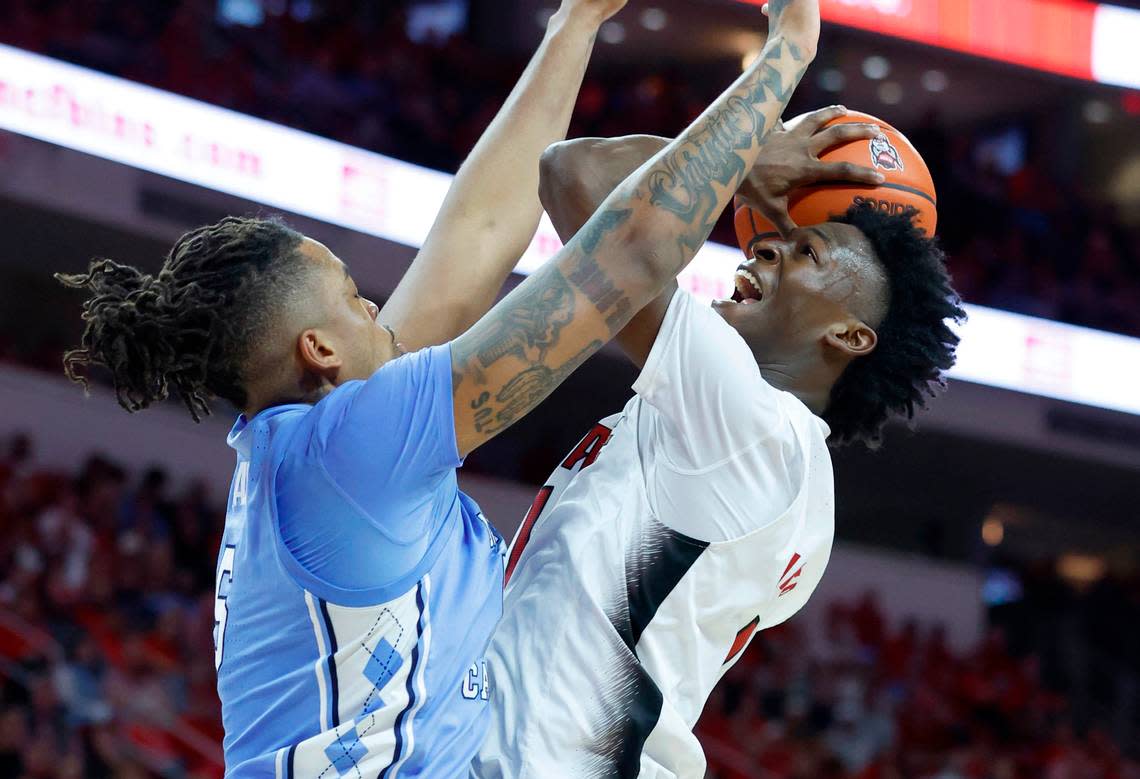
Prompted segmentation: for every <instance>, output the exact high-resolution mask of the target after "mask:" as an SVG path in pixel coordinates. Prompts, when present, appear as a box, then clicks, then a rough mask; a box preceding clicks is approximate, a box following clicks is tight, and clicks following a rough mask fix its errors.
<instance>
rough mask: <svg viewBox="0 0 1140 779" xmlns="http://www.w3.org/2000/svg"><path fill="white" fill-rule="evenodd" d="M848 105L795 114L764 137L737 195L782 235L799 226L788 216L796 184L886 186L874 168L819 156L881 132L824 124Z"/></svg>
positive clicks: (867, 126)
mask: <svg viewBox="0 0 1140 779" xmlns="http://www.w3.org/2000/svg"><path fill="white" fill-rule="evenodd" d="M846 113H847V109H846V108H843V107H841V106H831V107H830V108H821V109H820V110H818V111H812V112H811V113H808V114H803V115H801V116H797V117H796V118H795V119H792V120H791V121H789V122H788V123H787V125H786V126H782V127H777V128H776V129H774V130H773V131H772V132H771V133H769V134H768V135H767V137H765V139H764V145H763V147H762V148H761V149H760V157H759V159H757V161H756V165H755V166H754V167H753V168H752V172H751V173H749V174H748V178H747V179H745V181H744V184H743V185H742V186H741V187H740V192H739V193H738V194H739V195H740V197H741V199H743V200H744V202H745V203H746V204H747V205H748V206H751V207H752V208H755V209H756V210H757V211H759V212H760V213H761V214H763V215H764V216H765V217H766V218H767V219H768V220H769V221H770V222H771V223H772V224H774V225H775V226H776V228H777V229H778V230H779V231H780V233H781V234H782V235H784V236H785V237H787V235H788V234H789V233H791V232H792V231H793V230H795V229H796V223H795V222H793V221H792V218H791V216H789V215H788V194H789V193H790V192H791V191H792V190H793V189H795V188H796V187H802V186H805V185H807V184H815V183H818V182H820V181H844V182H852V183H855V184H869V185H871V186H876V185H878V184H882V183H883V180H884V177H883V175H882V174H881V173H877V172H876V171H875V170H874V169H872V168H865V167H862V166H859V165H853V164H851V163H850V162H821V161H820V159H819V155H820V154H823V153H824V152H825V151H827V150H828V149H830V148H832V147H834V146H839V145H840V144H844V143H848V142H850V141H858V140H870V139H871V138H874V137H876V136H878V135H881V134H882V130H880V129H879V128H878V127H877V126H876V125H873V124H857V123H844V124H836V125H832V126H831V127H825V125H826V124H827V123H828V122H830V121H831V120H833V119H836V118H838V117H840V116H843V115H844V114H846Z"/></svg>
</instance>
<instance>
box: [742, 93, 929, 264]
mask: <svg viewBox="0 0 1140 779" xmlns="http://www.w3.org/2000/svg"><path fill="white" fill-rule="evenodd" d="M842 122H870V123H873V124H877V125H878V126H879V127H881V128H882V130H883V134H884V135H885V136H886V140H883V139H882V138H873V139H871V140H870V141H867V140H859V141H850V142H848V143H845V144H842V145H839V146H836V147H834V148H831V149H829V150H828V151H826V152H825V153H823V154H821V155H820V156H819V159H820V161H821V162H850V163H854V164H855V165H863V166H867V167H871V168H874V169H875V170H877V171H879V172H880V173H882V174H883V175H884V176H886V181H884V182H883V183H882V184H880V185H878V186H871V185H867V184H848V183H836V184H813V185H811V186H808V187H803V188H801V189H797V190H795V191H794V192H792V193H791V195H790V196H789V198H788V213H789V215H790V216H791V217H792V220H793V221H794V222H795V223H796V224H797V225H812V224H819V223H820V222H826V221H827V220H828V219H830V218H831V217H832V216H838V215H840V214H842V213H843V212H845V211H846V210H847V209H848V208H849V207H850V206H852V205H854V204H856V203H862V202H867V201H869V202H871V203H873V204H874V205H875V207H877V208H881V209H882V210H884V211H889V212H891V213H906V212H908V211H910V210H911V209H913V213H914V217H915V224H916V225H917V226H918V228H919V229H920V230H922V231H923V232H925V233H926V234H927V235H928V236H933V235H934V229H935V227H937V224H938V209H937V205H938V200H937V196H936V194H935V192H934V181H933V180H932V179H931V178H930V170H929V169H928V168H927V167H926V163H925V162H923V160H922V157H921V156H919V154H918V152H917V151H916V150H915V148H914V146H912V145H911V143H910V141H908V140H907V139H906V136H904V135H903V134H902V133H900V132H899V131H898V130H896V129H895V128H894V127H891V126H890V125H889V124H887V123H886V122H884V121H883V120H882V119H879V118H877V117H874V116H870V115H868V114H861V113H858V112H855V111H849V112H848V113H847V114H846V115H844V116H841V117H839V118H837V119H834V120H832V121H831V122H829V123H828V125H827V126H831V125H834V124H839V123H842ZM735 207H736V217H735V221H736V240H737V242H738V243H739V244H740V248H741V249H742V250H743V251H744V253H745V254H746V255H748V256H752V244H753V243H754V242H755V241H756V240H757V239H759V238H765V237H769V236H772V235H775V234H776V233H777V230H776V227H775V226H774V225H773V224H772V223H771V222H769V221H768V220H767V219H765V218H764V217H763V216H762V215H761V214H760V212H758V211H756V210H754V209H751V208H748V207H747V206H744V205H743V204H742V203H741V202H740V199H739V198H737V201H736V204H735Z"/></svg>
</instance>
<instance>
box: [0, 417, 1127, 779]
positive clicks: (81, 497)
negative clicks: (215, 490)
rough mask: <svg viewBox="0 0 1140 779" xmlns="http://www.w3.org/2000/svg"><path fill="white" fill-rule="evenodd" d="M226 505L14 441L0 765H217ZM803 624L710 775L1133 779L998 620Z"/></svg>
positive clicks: (721, 691) (872, 611) (130, 771)
mask: <svg viewBox="0 0 1140 779" xmlns="http://www.w3.org/2000/svg"><path fill="white" fill-rule="evenodd" d="M222 522H223V517H222V515H221V513H220V512H219V511H218V510H217V508H216V506H215V505H214V504H213V503H212V502H211V501H210V499H209V497H208V495H207V492H206V489H205V488H204V487H203V486H201V485H195V486H191V487H189V488H187V489H184V490H180V491H179V492H174V491H173V490H172V489H171V487H170V485H168V483H167V478H166V477H165V475H164V474H163V472H162V471H161V470H158V469H152V470H149V471H146V472H144V473H142V474H129V473H126V472H124V471H123V470H122V469H121V468H120V467H119V466H117V465H116V464H115V463H113V462H111V461H109V460H107V459H105V458H103V457H101V456H92V457H91V458H89V459H88V460H87V462H86V464H85V465H84V466H83V467H82V468H81V469H80V471H79V472H78V473H59V472H55V471H53V470H52V469H50V468H45V467H43V466H42V465H38V464H37V463H36V460H35V455H34V451H33V448H32V443H31V442H30V441H29V440H28V439H26V438H23V437H19V436H17V437H14V438H13V439H11V440H10V441H8V442H5V443H4V444H3V446H2V448H0V526H2V527H3V528H4V530H5V532H4V533H3V534H2V535H0V572H2V574H0V776H3V777H12V779H49V778H51V777H68V778H70V777H123V778H129V779H136V778H137V779H143V778H144V777H178V778H179V779H182V778H184V777H185V778H186V779H190V778H191V777H197V778H200V779H207V778H211V779H213V778H216V777H220V776H221V772H222V766H221V762H220V758H221V750H220V741H221V728H220V724H219V709H218V702H217V698H216V694H215V691H214V669H213V649H212V645H211V635H212V626H213V571H214V564H215V558H216V554H217V545H218V540H219V538H220V530H221V525H222ZM1082 608H1083V607H1082ZM1061 613H1063V610H1062V612H1061ZM1116 613H1117V614H1118V615H1119V614H1120V613H1121V612H1119V611H1117V612H1116ZM801 624H802V623H801V622H799V621H797V620H792V621H791V622H789V623H787V624H785V625H783V626H781V627H779V628H776V629H773V630H768V631H765V632H763V633H761V634H760V635H759V636H758V637H757V638H756V639H755V640H754V641H753V643H752V646H751V647H750V648H749V649H748V650H747V651H746V652H745V653H744V656H743V657H742V659H741V660H740V661H739V662H738V663H737V664H736V665H735V666H734V667H733V668H732V669H731V670H730V671H729V673H728V675H727V677H726V678H725V680H724V681H723V682H722V684H721V685H720V686H719V687H718V688H717V690H716V692H715V693H714V695H713V697H712V699H711V700H710V701H709V704H708V705H707V707H706V709H705V712H704V715H703V717H702V719H701V721H700V724H699V726H698V733H699V735H700V737H701V739H702V742H703V743H704V744H705V745H706V748H707V753H708V755H709V764H710V768H709V777H710V779H1140V764H1137V763H1136V762H1135V759H1133V760H1129V759H1127V758H1126V757H1125V756H1123V755H1122V754H1121V751H1120V749H1119V748H1118V747H1117V746H1116V745H1117V744H1119V743H1121V741H1119V740H1113V739H1110V738H1109V737H1108V736H1107V735H1106V731H1103V730H1100V729H1098V727H1099V726H1100V725H1101V724H1102V723H1101V721H1100V720H1098V719H1097V718H1086V720H1084V721H1081V720H1080V719H1079V718H1077V717H1076V716H1075V714H1074V711H1073V708H1074V707H1073V704H1072V702H1071V700H1070V699H1069V698H1068V697H1065V696H1062V695H1060V694H1058V693H1056V692H1053V691H1050V688H1049V687H1048V686H1047V685H1046V684H1044V677H1045V676H1046V675H1047V674H1043V673H1042V671H1041V663H1040V661H1039V660H1038V656H1037V655H1036V654H1034V653H1028V654H1021V653H1020V652H1014V651H1011V649H1010V648H1008V647H1007V646H1006V644H1005V640H1004V637H1003V636H1004V634H1003V633H1002V632H1001V630H1000V629H998V628H994V629H993V632H992V633H991V635H990V636H989V637H988V638H987V639H986V640H985V641H984V642H983V643H982V645H981V646H980V647H978V648H977V649H976V650H975V651H973V652H971V653H967V654H962V653H956V652H954V651H952V650H951V649H950V648H949V644H948V641H947V637H946V636H945V635H944V633H943V632H942V630H941V629H940V628H939V627H937V626H935V627H933V628H930V629H925V628H921V627H920V626H919V625H916V624H914V623H908V624H906V625H903V626H901V628H900V629H898V630H892V629H891V628H890V627H889V625H888V622H887V620H886V619H885V618H884V616H883V614H882V612H881V611H880V609H879V607H878V606H877V603H876V600H875V598H874V596H873V595H866V596H864V597H863V598H862V600H860V601H859V602H856V603H852V604H844V603H833V604H830V605H829V607H828V617H827V620H826V625H827V628H826V635H825V636H823V638H822V640H816V641H815V642H814V643H810V644H809V642H808V641H807V640H806V638H805V637H804V635H803V634H802V632H801V627H800V625H801ZM1124 651H1128V650H1124ZM1097 662H1100V660H1099V659H1098V660H1097ZM1134 714H1135V712H1133V715H1134ZM1078 723H1079V724H1080V727H1079V728H1075V727H1074V724H1078ZM1128 724H1129V727H1131V726H1132V725H1134V721H1130V722H1129V723H1128ZM1107 727H1111V723H1108V725H1107ZM1078 730H1079V731H1080V732H1081V734H1082V735H1080V736H1078V735H1077V731H1078ZM1132 757H1133V758H1135V757H1136V755H1135V754H1133V755H1132Z"/></svg>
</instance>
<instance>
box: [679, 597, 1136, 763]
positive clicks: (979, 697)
mask: <svg viewBox="0 0 1140 779" xmlns="http://www.w3.org/2000/svg"><path fill="white" fill-rule="evenodd" d="M800 624H801V623H798V622H797V621H796V620H795V619H793V620H792V621H790V622H788V623H785V624H784V625H782V626H780V627H778V628H775V629H772V630H768V631H765V632H764V633H761V634H760V635H759V636H757V638H756V639H755V640H754V642H753V644H754V645H753V646H752V647H751V648H750V649H749V651H748V652H747V653H746V654H745V655H744V657H743V658H742V659H741V661H740V662H739V663H738V664H737V665H736V666H734V667H733V668H732V669H731V670H730V671H729V673H728V674H727V676H726V678H725V680H724V681H723V682H722V684H721V685H720V686H719V687H718V688H717V689H716V691H715V692H714V694H713V697H712V698H711V699H710V700H709V703H708V705H707V706H706V707H705V711H704V714H703V716H702V718H701V720H700V723H699V724H698V727H697V732H698V734H699V735H700V737H701V740H702V743H704V744H705V747H706V753H707V754H708V757H709V776H710V779H1137V778H1138V777H1140V762H1138V761H1137V759H1136V758H1137V755H1136V754H1132V755H1130V756H1129V755H1125V754H1123V753H1122V751H1121V749H1120V748H1119V746H1118V743H1119V742H1117V741H1116V740H1114V739H1113V738H1111V737H1110V736H1109V735H1108V731H1107V730H1106V729H1103V728H1102V727H1099V724H1098V726H1094V727H1089V728H1082V731H1083V733H1082V734H1081V735H1078V734H1077V731H1076V729H1075V728H1074V725H1073V723H1074V721H1075V717H1074V714H1073V711H1072V704H1071V701H1070V700H1069V699H1068V698H1067V697H1065V696H1063V695H1060V694H1058V693H1057V692H1054V691H1051V690H1050V689H1049V688H1048V687H1047V686H1046V685H1045V684H1044V682H1043V678H1042V677H1043V674H1042V672H1041V666H1040V662H1039V659H1038V657H1037V656H1036V655H1033V654H1029V655H1024V656H1017V655H1015V654H1014V653H1012V652H1011V651H1010V649H1009V648H1008V647H1007V645H1006V638H1005V633H1004V632H1003V631H1002V630H1001V629H1000V628H992V629H991V630H990V632H989V634H988V635H987V636H986V637H985V639H984V640H983V641H982V642H981V644H980V645H979V646H978V647H977V648H976V649H975V650H974V651H972V652H968V653H960V652H954V651H952V650H951V649H950V647H949V645H948V642H947V637H946V635H945V634H944V632H943V630H942V629H941V628H940V627H939V626H934V627H932V628H930V629H926V630H924V629H922V628H921V627H920V626H919V625H918V624H917V623H915V622H907V623H906V624H903V625H902V626H901V627H900V628H899V629H897V630H891V629H890V628H889V627H888V624H887V621H886V620H885V619H884V616H883V614H882V612H881V611H880V609H879V607H878V605H877V603H876V599H875V597H874V596H873V595H872V594H867V595H864V596H863V597H862V598H861V599H860V600H859V601H857V602H854V603H849V604H845V603H838V602H837V603H832V604H830V605H829V607H828V616H827V623H826V624H827V628H826V630H827V634H826V636H825V640H824V641H823V642H822V643H818V644H817V645H814V646H812V645H809V643H808V642H807V640H806V639H805V637H804V635H803V634H802V632H801V630H800V627H799V626H800Z"/></svg>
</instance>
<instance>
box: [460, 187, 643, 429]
mask: <svg viewBox="0 0 1140 779" xmlns="http://www.w3.org/2000/svg"><path fill="white" fill-rule="evenodd" d="M631 213H632V212H631V211H630V210H628V209H627V210H611V211H605V212H602V213H600V214H598V215H597V216H596V217H595V218H594V219H592V220H591V222H590V223H589V224H588V225H587V226H586V228H584V233H583V235H582V236H580V238H579V239H578V241H577V242H576V243H574V244H572V245H571V246H569V247H568V248H567V250H566V251H567V252H568V253H569V254H568V256H565V257H564V259H563V260H562V261H561V267H560V266H559V265H558V264H552V265H548V266H546V267H544V268H543V269H542V270H540V271H539V272H538V273H536V274H534V275H533V276H531V278H530V279H528V280H527V281H526V282H524V283H523V285H522V286H520V287H519V288H518V289H517V290H515V291H514V292H513V293H511V295H510V296H509V297H508V298H507V299H505V300H504V301H503V302H501V303H500V304H499V305H498V306H496V307H495V308H494V309H492V311H491V313H490V314H488V315H487V317H485V318H484V319H483V320H482V321H480V322H479V323H478V324H476V325H475V327H474V328H472V329H471V330H470V331H468V332H467V333H466V334H464V335H463V336H462V337H461V338H459V339H457V340H456V341H455V342H454V343H453V344H452V347H451V348H452V365H453V368H452V390H453V391H455V390H457V389H458V388H459V387H460V385H461V384H462V382H463V381H464V380H465V377H466V378H467V379H469V380H472V381H474V383H475V385H476V386H477V387H480V390H481V391H479V393H478V396H477V397H475V399H474V400H472V401H470V403H469V406H470V412H471V414H472V423H473V424H474V428H475V431H476V432H478V433H484V434H487V435H493V434H495V433H497V432H499V431H500V430H502V429H504V428H505V427H507V426H509V425H510V424H511V423H513V422H514V421H516V420H517V419H519V418H520V417H522V416H523V415H525V414H526V413H527V412H528V411H530V410H531V409H532V408H533V407H534V406H535V405H536V404H537V403H538V402H539V401H541V400H542V399H543V398H544V397H546V396H547V395H549V394H550V392H551V391H552V390H553V389H554V388H555V387H556V386H558V385H559V384H560V383H561V382H562V381H563V380H565V378H566V377H567V376H569V375H570V374H571V373H572V372H573V371H574V370H575V369H576V368H577V367H578V366H579V365H581V364H582V363H583V362H585V361H586V359H587V358H588V357H589V356H590V355H591V354H593V353H594V352H596V351H597V350H598V349H600V348H602V345H603V341H602V340H601V339H594V340H593V341H591V342H590V343H588V344H586V345H584V346H582V347H581V348H580V349H579V350H578V351H577V353H576V354H575V355H574V356H573V357H571V358H570V359H569V360H566V361H565V362H562V363H561V364H559V365H551V364H550V363H551V360H550V357H551V354H552V352H553V350H554V349H555V348H556V347H557V346H558V345H559V342H560V341H561V339H562V336H563V332H564V330H565V328H566V326H567V325H569V324H570V323H571V322H572V321H573V320H574V317H575V315H576V314H577V313H578V312H577V311H576V308H577V306H576V301H577V295H578V293H579V292H580V293H581V294H582V296H583V297H585V298H586V299H587V300H589V301H590V303H591V304H593V306H594V308H595V309H596V310H597V311H598V313H599V314H602V315H605V316H606V324H607V326H608V327H609V328H610V332H611V335H612V334H613V333H615V332H616V331H617V330H619V329H621V327H623V326H624V325H625V324H626V322H628V321H629V317H630V316H631V314H632V312H631V308H632V304H631V303H630V301H629V298H628V297H627V295H626V293H625V291H624V290H622V289H621V288H620V287H619V286H618V285H617V284H615V283H614V282H613V280H612V279H611V278H610V277H609V276H608V275H607V274H606V273H605V271H604V270H603V269H602V267H601V266H600V265H599V263H598V261H597V259H596V258H595V252H597V251H598V250H599V248H601V246H602V244H603V239H604V237H605V236H606V234H608V233H610V232H612V231H614V230H616V229H617V228H618V227H619V226H620V225H622V224H623V223H624V222H625V221H626V220H627V219H629V217H630V214H631ZM562 268H565V269H566V275H563V270H562ZM506 357H510V358H512V359H515V360H517V361H518V363H519V368H518V370H517V371H516V372H515V373H514V374H513V375H511V376H509V377H508V378H506V379H503V378H502V377H499V376H496V377H495V379H494V380H492V379H491V378H490V375H491V372H490V369H491V367H492V366H493V365H494V364H495V363H497V362H498V361H500V360H502V359H503V358H506ZM483 388H485V389H483Z"/></svg>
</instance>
